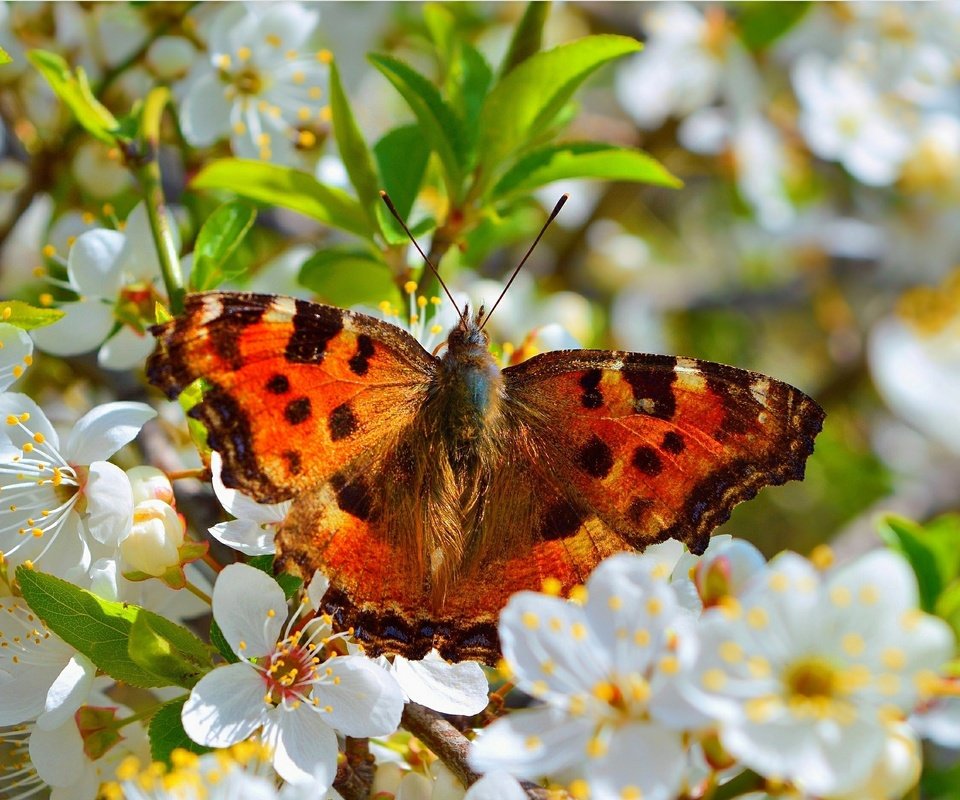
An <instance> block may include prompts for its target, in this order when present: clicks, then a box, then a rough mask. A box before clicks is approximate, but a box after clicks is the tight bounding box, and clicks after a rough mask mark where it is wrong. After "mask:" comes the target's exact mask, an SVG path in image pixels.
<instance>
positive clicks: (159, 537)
mask: <svg viewBox="0 0 960 800" xmlns="http://www.w3.org/2000/svg"><path fill="white" fill-rule="evenodd" d="M182 544H183V523H182V522H181V520H180V517H179V516H178V515H177V512H176V511H174V509H173V508H172V507H171V506H170V505H168V504H167V503H164V502H163V501H161V500H144V501H142V502H140V503H138V504H137V507H136V508H135V509H134V510H133V528H132V529H131V531H130V535H129V536H127V538H126V539H124V540H123V541H122V542H121V543H120V553H121V555H122V556H123V558H124V560H125V561H126V562H127V564H128V565H129V566H130V567H132V568H133V569H135V570H138V571H140V572H144V573H146V574H147V575H154V576H157V577H159V576H160V575H163V574H164V572H166V570H167V569H168V568H169V567H172V566H175V565H177V564H179V563H180V555H179V553H178V552H177V548H179V547H180V545H182Z"/></svg>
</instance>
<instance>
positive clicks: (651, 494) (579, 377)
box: [503, 350, 824, 553]
mask: <svg viewBox="0 0 960 800" xmlns="http://www.w3.org/2000/svg"><path fill="white" fill-rule="evenodd" d="M503 375H504V379H505V382H506V389H507V395H508V397H509V398H510V399H511V401H512V404H513V405H514V407H515V408H516V417H517V418H518V419H519V420H520V423H519V424H520V427H521V429H525V434H524V435H525V437H526V438H529V439H531V440H533V441H534V442H536V445H537V453H536V454H535V455H533V456H532V457H531V458H532V460H537V461H539V462H540V469H541V471H543V470H544V468H546V470H547V471H549V472H551V473H552V474H554V475H557V476H559V477H560V479H561V481H562V482H563V484H564V485H565V486H568V487H569V488H568V489H567V499H568V501H569V503H568V505H566V506H563V505H561V506H557V507H555V508H553V509H552V510H551V511H550V517H551V518H552V520H553V521H552V522H551V519H544V521H543V524H542V526H541V529H540V535H541V536H542V537H546V538H556V537H559V538H563V531H564V529H573V528H575V525H574V523H575V522H576V521H578V520H579V519H581V518H583V517H585V516H588V515H589V514H591V513H595V514H596V515H597V516H598V517H599V518H600V519H601V520H602V521H603V523H604V524H605V525H606V526H607V527H608V528H609V529H610V530H612V531H615V532H616V534H617V535H619V536H621V537H622V538H623V539H624V540H625V541H626V542H627V543H628V544H629V545H630V546H632V547H636V548H641V549H642V548H643V547H644V546H645V545H647V544H650V543H652V542H657V541H662V540H664V539H667V538H676V539H680V540H681V541H684V542H686V544H687V545H688V546H689V547H690V549H691V550H692V551H693V552H695V553H701V552H703V550H704V549H705V548H706V546H707V543H708V540H709V536H710V532H711V531H712V530H713V529H714V528H716V527H717V525H719V524H721V523H722V522H724V521H725V520H726V519H727V518H728V517H729V516H730V511H731V509H732V508H733V506H734V505H736V504H737V503H739V502H740V501H742V500H746V499H749V498H751V497H753V496H754V495H755V494H756V493H757V491H759V489H760V488H762V487H763V486H766V485H770V484H780V483H784V482H785V481H787V480H791V479H799V478H802V477H803V473H804V465H805V463H806V459H807V457H808V456H809V455H810V453H811V452H812V451H813V440H814V437H815V436H816V435H817V433H819V431H820V428H821V426H822V423H823V417H824V413H823V410H822V409H821V408H820V407H819V406H818V405H817V404H816V403H815V402H814V401H813V400H811V399H810V398H809V397H807V396H806V395H805V394H803V392H801V391H799V390H798V389H795V388H793V387H792V386H789V385H787V384H785V383H782V382H780V381H777V380H774V379H773V378H769V377H767V376H766V375H762V374H760V373H756V372H749V371H747V370H742V369H737V368H735V367H729V366H726V365H723V364H716V363H713V362H707V361H698V360H696V359H692V358H680V357H674V356H660V355H644V354H640V353H626V352H614V351H603V350H571V351H554V352H550V353H544V354H542V355H539V356H536V357H534V358H531V359H530V360H528V361H525V362H523V363H521V364H518V365H516V366H514V367H510V368H508V369H506V370H504V373H503Z"/></svg>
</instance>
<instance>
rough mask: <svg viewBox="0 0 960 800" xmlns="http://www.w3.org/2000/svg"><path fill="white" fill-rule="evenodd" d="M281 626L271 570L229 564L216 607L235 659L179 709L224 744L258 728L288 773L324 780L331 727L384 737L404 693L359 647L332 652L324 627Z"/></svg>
mask: <svg viewBox="0 0 960 800" xmlns="http://www.w3.org/2000/svg"><path fill="white" fill-rule="evenodd" d="M308 603H309V600H307V599H306V598H304V601H303V603H302V604H301V606H300V609H299V610H298V612H297V613H296V614H294V615H293V616H292V617H291V618H290V620H289V621H288V622H287V623H286V624H284V621H283V620H284V615H285V614H286V607H287V605H286V600H285V599H284V596H283V591H282V590H281V589H280V587H279V585H278V584H277V583H276V581H274V580H273V579H272V578H270V577H268V576H267V575H266V574H265V573H263V572H260V571H259V570H257V569H254V568H253V567H250V566H248V565H246V564H231V565H230V566H228V567H226V568H225V569H224V570H223V571H222V572H221V573H220V575H219V577H218V578H217V583H216V584H215V586H214V590H213V615H214V619H215V620H216V621H217V623H218V625H219V626H220V629H221V631H222V632H223V635H224V638H225V639H226V641H227V643H228V644H229V645H230V647H231V648H232V649H233V651H234V653H236V654H237V657H238V658H239V659H240V660H239V662H237V663H235V664H228V665H226V666H223V667H218V668H216V669H214V670H213V671H212V672H209V673H208V674H207V675H205V676H204V677H203V678H201V679H200V681H199V683H197V685H196V686H195V687H194V688H193V689H192V691H191V692H190V697H189V698H188V699H187V701H186V703H185V704H184V707H183V713H182V719H183V726H184V730H186V732H187V734H188V735H189V736H190V738H191V739H193V740H194V741H196V742H199V743H200V744H206V745H208V746H210V747H227V746H230V745H232V744H236V743H237V742H240V741H242V740H244V739H246V738H249V737H250V736H253V735H254V734H257V733H259V735H260V737H261V739H262V740H263V742H264V743H265V744H266V745H267V746H268V747H269V748H270V750H271V751H272V753H273V765H274V768H275V769H276V771H277V772H278V773H279V774H280V776H281V777H283V778H284V779H285V780H288V781H290V782H292V783H300V782H305V781H310V780H316V781H319V782H320V783H322V784H323V785H325V786H330V785H331V784H332V782H333V778H334V775H335V774H336V765H337V735H336V734H337V732H340V733H342V734H344V735H346V736H358V737H359V736H386V735H388V734H390V733H392V732H393V731H394V730H395V729H396V727H397V725H398V724H399V722H400V713H401V711H402V708H403V695H402V693H401V691H400V688H399V687H398V686H397V684H396V682H395V681H394V680H393V678H391V677H390V675H389V674H388V673H387V672H386V671H385V670H383V669H382V668H381V667H379V666H378V665H377V664H375V663H374V662H373V661H370V660H369V659H367V658H366V657H365V656H360V655H341V656H338V655H336V652H335V651H334V650H332V649H329V648H327V647H326V644H327V643H329V642H330V641H332V640H333V639H335V638H337V637H329V636H325V635H324V634H325V633H326V632H327V630H328V629H327V628H325V626H322V625H321V626H314V627H312V628H311V627H309V626H308V627H304V625H303V622H304V620H302V619H301V611H302V610H304V609H305V608H306V605H307V604H308Z"/></svg>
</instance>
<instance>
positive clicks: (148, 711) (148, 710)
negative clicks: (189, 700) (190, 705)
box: [114, 695, 187, 730]
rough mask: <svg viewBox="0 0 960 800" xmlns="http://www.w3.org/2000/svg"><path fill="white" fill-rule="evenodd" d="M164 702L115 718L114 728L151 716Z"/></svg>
mask: <svg viewBox="0 0 960 800" xmlns="http://www.w3.org/2000/svg"><path fill="white" fill-rule="evenodd" d="M182 696H183V697H184V698H186V697H187V695H182ZM176 699H177V700H179V699H180V698H179V697H178V698H176ZM165 702H166V701H165ZM165 702H164V703H157V704H156V705H153V706H149V707H148V708H144V709H143V710H141V711H137V712H136V713H135V714H131V715H130V716H129V717H124V718H123V719H120V720H117V724H116V725H114V728H116V729H117V730H119V729H120V728H122V727H123V726H124V725H129V724H130V723H131V722H138V721H139V720H141V719H149V718H150V717H152V716H153V715H154V714H156V713H157V709H158V708H160V706H162V705H164V704H165Z"/></svg>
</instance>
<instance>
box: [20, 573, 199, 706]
mask: <svg viewBox="0 0 960 800" xmlns="http://www.w3.org/2000/svg"><path fill="white" fill-rule="evenodd" d="M17 580H18V581H19V583H20V588H21V590H22V592H23V596H24V598H25V599H26V601H27V603H29V604H30V608H32V609H33V610H34V611H35V612H36V614H37V615H38V616H39V617H40V619H42V620H43V621H44V623H45V624H46V625H47V627H48V628H50V630H52V631H53V632H54V633H56V634H57V635H58V636H59V637H60V638H61V639H63V640H64V641H65V642H66V643H67V644H69V645H71V646H72V647H74V648H75V649H76V650H77V651H79V652H81V653H83V654H84V655H85V656H87V658H89V659H90V660H91V661H92V662H93V663H94V664H95V665H96V666H97V667H98V668H99V669H100V670H102V671H103V672H105V673H107V674H108V675H109V676H110V677H112V678H113V679H114V680H118V681H124V682H125V683H129V684H130V685H131V686H139V687H141V688H153V687H159V686H171V685H174V681H171V680H169V679H167V678H165V677H161V676H159V675H157V674H155V673H153V672H151V671H149V670H147V669H144V668H143V667H142V666H141V665H140V664H138V663H137V662H136V661H134V660H133V658H131V656H130V652H129V642H130V634H131V630H132V629H133V625H134V622H135V621H136V619H137V617H138V616H139V615H144V616H145V617H146V621H147V623H148V624H149V627H150V628H151V629H152V630H153V631H155V632H156V633H157V634H158V635H159V636H161V637H163V638H165V639H166V640H168V641H169V643H170V645H171V647H172V648H173V649H175V650H176V651H178V652H180V653H181V654H183V655H184V657H185V658H187V659H188V660H193V661H195V662H196V663H197V664H200V663H201V661H202V660H203V659H206V662H207V663H209V655H208V654H207V649H206V647H205V646H204V644H203V643H202V642H201V641H200V640H199V639H197V638H196V637H195V636H194V635H193V634H192V633H190V631H188V630H187V629H186V628H183V627H181V626H180V625H177V624H175V623H173V622H170V620H168V619H164V618H163V617H161V616H160V615H159V614H154V613H153V612H152V611H147V610H146V609H143V608H140V607H139V606H135V605H131V604H129V603H117V602H113V601H110V600H104V599H103V598H101V597H97V596H96V595H95V594H93V593H92V592H88V591H87V590H86V589H81V588H80V587H78V586H74V585H73V584H72V583H68V582H67V581H65V580H61V579H60V578H55V577H54V576H53V575H46V574H44V573H42V572H36V571H35V570H31V569H27V568H26V567H23V566H20V567H18V568H17Z"/></svg>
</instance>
